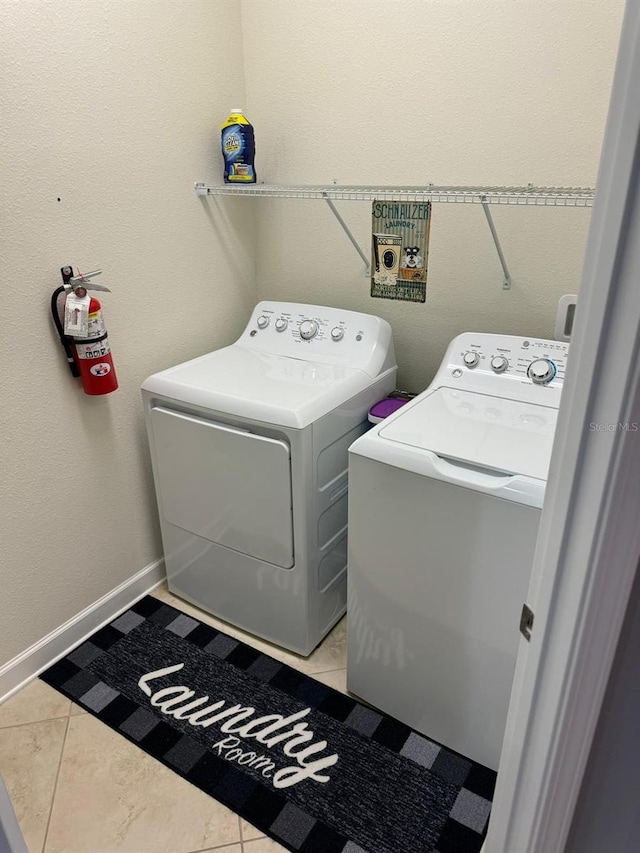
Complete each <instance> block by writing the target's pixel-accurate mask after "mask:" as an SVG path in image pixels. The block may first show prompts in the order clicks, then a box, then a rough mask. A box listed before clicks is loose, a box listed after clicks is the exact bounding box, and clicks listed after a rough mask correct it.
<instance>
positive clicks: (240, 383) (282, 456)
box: [142, 302, 396, 655]
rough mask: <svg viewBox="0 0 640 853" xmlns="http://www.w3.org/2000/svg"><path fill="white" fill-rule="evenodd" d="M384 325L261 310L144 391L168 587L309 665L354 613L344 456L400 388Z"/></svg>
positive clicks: (272, 305)
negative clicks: (230, 338)
mask: <svg viewBox="0 0 640 853" xmlns="http://www.w3.org/2000/svg"><path fill="white" fill-rule="evenodd" d="M395 378H396V362H395V355H394V349H393V341H392V336H391V328H390V326H389V324H388V323H387V322H386V321H385V320H381V319H380V318H379V317H374V316H371V315H369V314H358V313H354V312H352V311H343V310H339V309H336V308H324V307H320V306H317V305H299V304H292V303H284V302H261V303H259V304H258V305H257V306H256V308H255V309H254V311H253V313H252V315H251V319H250V320H249V323H248V325H247V327H246V329H245V330H244V332H243V333H242V335H241V336H240V338H239V339H238V340H237V341H236V343H235V344H233V345H231V346H228V347H225V348H224V349H220V350H217V351H215V352H212V353H209V354H208V355H204V356H202V357H200V358H196V359H194V360H193V361H188V362H186V363H185V364H180V365H178V366H177V367H172V368H170V369H169V370H164V371H162V372H161V373H157V374H155V375H154V376H151V377H150V378H149V379H147V380H146V381H145V382H144V383H143V385H142V395H143V400H144V407H145V416H146V423H147V432H148V436H149V444H150V448H151V457H152V464H153V474H154V480H155V487H156V496H157V501H158V510H159V515H160V526H161V531H162V540H163V546H164V553H165V561H166V569H167V579H168V584H169V589H170V590H171V591H172V592H174V593H175V594H176V595H179V596H181V597H182V598H185V599H187V600H188V601H191V602H193V603H194V604H196V605H198V606H199V607H202V608H203V609H205V610H208V611H209V612H210V613H213V614H215V615H216V616H219V617H220V618H221V619H224V620H226V621H227V622H230V623H232V624H234V625H237V626H240V627H241V628H244V629H246V630H247V631H250V632H251V633H253V634H256V635H258V636H260V637H263V638H265V639H267V640H270V641H272V642H274V643H277V644H278V645H281V646H284V647H286V648H288V649H291V650H293V651H295V652H298V653H300V654H303V655H307V654H309V653H310V652H311V651H312V650H313V648H314V647H315V646H316V645H317V644H318V643H319V642H320V640H321V639H322V638H323V637H324V636H325V634H326V633H327V632H328V631H329V630H330V629H331V627H332V626H333V625H334V624H335V623H336V621H337V620H338V619H339V618H340V617H341V616H342V615H343V614H344V612H345V607H346V589H347V581H346V562H347V553H346V551H347V548H346V535H347V449H348V447H349V445H350V444H351V443H352V442H353V441H354V440H355V439H356V438H358V437H359V436H360V435H362V433H364V431H365V430H366V429H367V428H368V426H369V424H368V422H367V412H368V410H369V408H370V407H371V406H372V405H373V404H374V403H375V402H376V401H378V400H379V399H380V398H381V397H384V396H385V395H387V394H388V393H389V392H390V391H391V390H393V388H394V387H395Z"/></svg>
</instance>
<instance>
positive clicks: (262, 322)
mask: <svg viewBox="0 0 640 853" xmlns="http://www.w3.org/2000/svg"><path fill="white" fill-rule="evenodd" d="M268 325H269V318H268V317H267V316H266V314H263V315H262V316H261V317H258V328H259V329H266V328H267V326H268Z"/></svg>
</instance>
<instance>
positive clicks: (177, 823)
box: [0, 587, 346, 853]
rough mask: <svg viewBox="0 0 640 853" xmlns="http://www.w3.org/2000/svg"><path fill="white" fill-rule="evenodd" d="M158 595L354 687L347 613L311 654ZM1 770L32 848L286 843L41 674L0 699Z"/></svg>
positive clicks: (157, 851) (168, 850)
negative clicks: (155, 756)
mask: <svg viewBox="0 0 640 853" xmlns="http://www.w3.org/2000/svg"><path fill="white" fill-rule="evenodd" d="M153 594H154V595H156V596H157V597H158V598H161V599H162V600H163V601H166V602H168V603H169V604H172V605H173V606H174V607H177V608H178V609H180V610H183V611H184V612H186V613H189V614H191V615H193V616H195V617H196V618H198V619H200V620H201V621H203V622H208V623H209V624H211V625H215V626H216V627H218V628H220V629H221V630H223V631H226V633H228V634H231V635H233V636H234V637H238V638H240V639H242V640H244V642H246V643H248V644H249V645H252V646H254V647H256V648H257V649H259V650H260V651H263V652H266V653H267V654H270V655H272V656H273V657H275V658H278V660H281V661H284V662H285V663H287V664H289V665H290V666H293V667H295V668H296V669H299V670H300V671H302V672H305V673H307V674H309V675H313V677H314V678H317V679H318V680H319V681H322V682H324V683H325V684H328V685H330V686H331V687H334V688H335V689H337V690H341V691H343V692H344V691H346V669H345V665H346V620H345V619H343V620H342V621H341V622H340V623H339V624H338V625H337V626H336V627H335V628H334V630H333V631H332V632H331V634H329V636H328V637H327V638H326V639H325V640H324V642H323V643H321V645H320V646H319V647H318V648H317V649H316V650H315V651H314V653H313V654H312V655H311V656H310V657H308V658H300V657H298V656H297V655H294V654H292V653H290V652H286V651H284V650H283V649H279V648H277V647H276V646H272V645H270V644H269V643H266V642H263V641H261V640H257V639H255V638H254V637H251V636H249V635H247V634H244V633H243V632H242V631H240V630H237V629H235V628H233V627H231V626H229V625H226V624H225V623H223V622H220V621H219V620H216V619H215V618H213V617H211V616H209V615H208V614H206V613H203V612H202V611H200V610H198V609H197V608H195V607H192V606H191V605H189V604H187V603H186V602H184V601H182V600H181V599H178V598H175V597H174V596H173V595H171V593H170V592H168V590H167V589H166V588H165V587H160V588H159V589H157V590H156V591H155V592H154V593H153ZM0 774H1V775H2V777H3V778H4V781H5V784H6V786H7V789H8V791H9V795H10V797H11V799H12V801H13V804H14V808H15V810H16V814H17V816H18V820H19V822H20V825H21V827H22V832H23V834H24V837H25V840H26V842H27V847H28V849H29V853H201V851H216V853H278V851H283V850H284V849H285V848H284V847H282V846H281V845H279V844H277V843H276V842H274V841H272V840H271V839H269V838H265V837H264V836H263V835H262V833H261V832H259V831H258V830H256V829H254V827H253V826H251V825H250V824H248V823H247V822H246V821H244V820H241V819H240V818H239V817H238V816H237V815H236V814H234V813H233V812H231V811H229V810H228V809H227V808H225V806H222V805H221V804H220V803H218V802H216V801H215V800H213V799H212V798H211V797H209V796H207V795H206V794H203V793H202V792H201V791H199V790H198V789H197V788H194V787H193V786H192V785H190V784H189V783H188V782H186V781H185V780H184V779H181V778H180V777H179V776H177V775H176V774H175V773H172V772H171V771H170V770H168V769H167V768H166V767H164V766H163V765H161V764H158V762H156V761H154V759H152V758H150V757H149V756H148V755H147V754H146V753H145V752H143V751H142V750H140V749H138V748H137V747H135V746H133V744H130V743H129V742H128V741H127V740H125V739H124V738H122V737H120V736H119V735H117V734H116V733H115V732H113V731H112V730H111V729H109V728H107V726H105V725H103V724H102V723H100V722H98V721H97V720H96V719H94V718H93V717H92V716H90V715H89V714H86V713H85V712H84V711H83V710H82V709H81V708H79V707H78V706H77V705H74V704H73V703H72V702H70V701H69V700H68V699H65V698H64V696H62V695H61V694H60V693H57V692H56V691H55V690H53V689H52V688H51V687H49V686H47V685H46V684H44V683H43V682H41V681H39V680H35V681H32V682H31V683H30V684H28V685H27V686H26V687H25V688H23V689H22V690H21V691H19V692H18V693H16V694H15V695H14V696H12V697H11V698H10V699H9V700H7V701H6V702H5V703H3V704H2V705H0Z"/></svg>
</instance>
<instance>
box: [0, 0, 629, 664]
mask: <svg viewBox="0 0 640 853" xmlns="http://www.w3.org/2000/svg"><path fill="white" fill-rule="evenodd" d="M621 9H622V0H611V2H609V3H600V2H596V0H566V2H564V3H557V2H555V0H540V2H537V3H532V2H528V0H526V2H525V0H502V2H499V0H493V2H489V0H460V2H446V0H441V2H435V0H350V2H349V3H345V2H343V0H323V2H320V0H313V2H312V1H311V0H305V2H304V3H302V2H294V0H269V2H265V0H189V1H188V2H185V3H176V2H174V0H135V2H131V0H91V2H86V0H50V2H46V0H0V30H1V31H2V36H1V38H2V44H1V45H0V57H1V62H2V68H1V71H2V81H3V82H2V84H1V86H0V97H1V99H2V104H1V107H2V125H1V126H0V134H1V136H0V146H1V150H2V158H1V166H0V169H1V170H2V171H1V177H2V193H1V198H0V205H1V208H0V216H1V218H2V228H1V231H0V233H1V237H0V239H1V240H2V244H3V245H2V262H1V263H2V268H1V270H0V272H1V273H2V282H3V287H2V291H1V296H0V300H1V305H0V309H1V311H2V320H3V330H2V335H1V336H0V347H1V355H2V362H1V364H2V370H1V371H0V398H1V401H2V411H3V415H4V416H5V417H4V419H3V425H2V434H1V437H0V446H1V448H2V451H1V452H2V467H1V473H2V477H1V478H0V512H1V516H0V535H1V537H2V542H1V543H0V546H1V549H2V552H1V553H2V565H1V567H0V664H1V663H2V662H3V661H6V660H9V659H11V658H12V657H13V656H14V655H16V654H18V653H19V652H21V651H22V650H24V649H26V648H27V647H28V646H29V645H30V644H32V643H33V642H35V641H37V640H38V639H40V638H41V637H43V636H44V635H46V634H47V633H48V632H49V631H51V630H53V629H55V628H56V627H57V626H59V625H61V624H62V623H63V622H65V620H67V619H69V618H70V617H72V616H74V615H75V614H76V613H78V612H79V611H80V610H82V609H83V608H84V607H86V606H88V605H90V604H91V603H92V602H94V601H95V600H96V599H98V598H99V597H100V596H101V595H103V594H104V593H106V592H108V591H109V590H110V589H112V588H113V587H115V586H116V585H118V584H119V583H121V582H123V581H125V580H126V579H127V578H129V577H130V576H132V575H133V574H134V573H135V572H137V571H139V570H140V569H141V568H143V567H144V566H145V565H147V564H149V563H151V562H152V561H153V560H155V559H157V558H158V557H159V556H160V554H161V548H160V541H159V536H158V530H157V524H156V510H155V500H154V496H153V493H152V484H151V477H150V471H149V465H148V455H147V447H146V439H145V435H144V430H143V423H142V411H141V404H140V397H139V390H138V389H139V385H140V383H141V381H142V380H143V379H144V377H145V376H146V375H148V374H149V373H152V372H154V371H156V370H159V369H161V368H163V367H165V366H167V365H170V364H173V363H177V362H179V361H182V360H184V359H187V358H189V357H191V356H193V355H196V354H199V353H201V352H204V351H206V350H210V349H213V348H215V347H218V346H222V345H224V344H227V343H229V342H230V341H231V340H233V338H234V337H235V336H236V335H237V334H238V332H239V331H240V329H241V328H242V326H243V324H244V322H245V320H246V317H247V313H248V311H249V309H250V307H251V306H252V304H253V303H254V302H255V300H256V298H267V297H268V298H285V299H295V300H302V301H316V302H327V303H335V304H337V305H342V306H344V307H345V308H354V309H357V310H366V311H370V312H373V313H380V314H382V315H383V316H385V317H387V318H388V319H389V320H390V321H391V323H392V324H393V327H394V332H395V337H396V341H397V351H398V356H399V361H400V365H401V371H400V384H403V385H405V386H409V387H413V388H419V387H421V386H423V385H425V384H426V382H427V381H428V379H429V377H430V375H431V374H432V372H433V370H434V369H435V368H436V366H437V363H438V361H439V359H440V357H441V355H442V352H443V351H444V348H445V346H446V343H447V342H448V340H449V339H450V338H451V337H452V336H453V335H454V334H455V333H457V332H458V331H462V330H464V329H469V328H475V329H479V330H483V329H493V330H495V331H501V332H518V331H519V332H523V333H527V334H532V335H533V334H540V335H542V334H546V335H548V334H551V331H552V321H553V315H554V313H555V305H556V301H557V297H558V296H559V295H560V294H562V293H566V292H572V291H575V289H576V288H577V282H578V278H579V273H580V264H581V260H582V253H583V247H584V240H585V236H586V229H587V225H588V213H587V212H585V211H574V210H543V209H532V210H531V209H514V208H505V209H498V210H495V211H494V216H495V219H496V223H497V226H498V228H499V230H500V235H501V238H502V240H503V244H504V248H505V252H506V254H507V260H508V262H509V264H510V266H511V271H512V274H513V277H514V288H513V290H512V292H511V293H503V292H502V289H501V270H500V267H499V264H498V260H497V257H496V255H495V251H494V249H493V245H492V242H491V240H490V236H489V232H488V229H487V226H486V223H485V221H484V218H483V214H482V212H481V208H479V207H476V206H473V207H469V208H466V207H465V208H463V209H460V208H458V207H452V206H444V205H440V206H438V207H436V208H435V209H434V220H433V227H432V240H431V258H430V275H429V282H428V301H427V303H426V305H417V306H416V305H409V304H407V303H391V302H386V301H382V300H372V299H370V298H369V296H368V293H369V284H368V281H367V279H366V278H365V277H364V275H363V274H362V271H361V270H362V268H361V263H360V260H359V258H358V257H357V255H356V254H355V252H354V251H353V248H352V247H351V245H350V244H349V243H348V242H347V239H346V237H345V236H344V235H343V234H342V232H341V231H340V230H339V228H338V226H337V224H336V223H335V222H334V220H333V219H332V217H331V215H330V213H329V211H328V209H326V206H325V205H324V204H323V203H322V202H304V201H282V200H278V201H273V202H267V201H258V202H248V203H247V202H246V200H242V199H232V200H228V201H224V202H221V203H219V204H218V203H216V202H215V201H214V200H212V199H210V200H206V201H204V202H203V201H200V200H197V199H196V198H195V196H194V194H193V192H192V189H191V187H192V184H193V182H194V181H196V180H205V181H211V182H214V181H218V180H220V177H221V174H222V162H221V157H220V153H219V141H218V139H219V137H218V132H219V130H218V128H219V123H220V121H221V119H222V118H223V117H224V115H225V114H226V112H227V110H228V109H229V108H230V107H231V106H235V105H236V103H234V102H238V101H240V105H242V106H245V107H246V110H247V112H248V114H249V116H250V117H251V119H252V121H253V122H254V124H255V126H256V136H257V146H258V158H257V165H258V170H259V172H258V176H259V180H264V181H269V182H275V181H289V182H298V183H310V182H325V181H333V180H335V181H337V182H338V183H370V182H379V183H404V184H416V183H418V184H424V183H426V182H429V181H432V182H435V183H461V184H462V183H484V184H491V183H499V184H512V183H526V182H529V181H531V182H533V183H539V184H564V185H570V184H574V185H579V184H592V183H593V181H594V178H595V172H596V165H597V157H598V152H599V147H600V140H601V135H602V129H603V124H604V117H605V112H606V104H607V99H608V93H609V86H610V81H611V75H612V70H613V63H614V57H615V49H616V43H617V36H618V30H619V24H620V17H621ZM243 43H244V44H243ZM243 47H244V52H243ZM243 60H244V63H243ZM245 83H246V86H245ZM58 198H59V199H60V201H58V200H57V199H58ZM342 209H343V213H344V215H345V217H346V218H347V219H348V221H349V222H350V224H351V226H352V227H353V229H354V231H355V232H356V233H357V235H358V237H359V239H360V242H361V244H362V245H363V246H364V247H365V248H368V244H369V235H370V210H369V208H368V205H366V204H365V205H359V204H356V203H350V204H344V205H343V206H342ZM254 211H255V213H256V214H257V216H258V217H259V227H258V229H257V232H256V234H255V235H254V233H253V223H252V212H254ZM254 244H256V245H257V248H258V251H259V255H258V259H257V262H258V267H257V274H256V270H255V269H254ZM67 263H71V264H73V265H74V266H76V267H77V266H79V267H80V269H83V270H88V269H90V268H92V267H94V266H98V265H100V266H102V268H103V270H104V274H103V277H102V280H103V283H104V284H106V285H107V286H109V287H111V288H112V290H113V293H112V294H107V295H106V296H105V297H104V299H103V304H104V308H105V315H106V319H107V325H108V328H109V333H110V340H111V344H112V348H113V352H114V356H115V360H116V366H117V370H118V377H119V380H120V389H119V390H118V391H117V392H116V393H115V394H113V395H111V396H109V397H107V398H104V399H89V398H87V397H85V396H83V394H82V392H81V391H80V389H79V387H78V384H77V382H74V381H72V380H71V378H70V376H69V374H68V372H67V368H66V364H65V362H64V359H63V354H62V351H61V350H60V349H59V345H58V343H57V341H56V338H55V335H54V333H53V331H52V328H51V322H50V319H49V315H48V310H49V309H48V300H49V295H50V293H51V291H52V290H53V289H54V288H55V287H56V286H57V285H58V283H59V281H60V279H59V272H58V270H59V268H60V267H61V266H62V265H64V264H67ZM256 282H257V288H256Z"/></svg>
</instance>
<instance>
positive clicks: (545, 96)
mask: <svg viewBox="0 0 640 853" xmlns="http://www.w3.org/2000/svg"><path fill="white" fill-rule="evenodd" d="M622 8H623V2H622V0H611V2H608V3H601V2H597V0H566V2H563V3H558V2H557V0H540V2H537V3H532V2H528V0H458V1H457V2H454V0H402V2H392V0H350V2H349V3H345V2H343V0H325V2H322V3H320V2H314V3H297V2H295V0H270V2H269V3H263V2H261V0H243V6H242V9H243V28H244V45H245V56H246V70H247V91H248V103H247V105H246V109H247V112H248V115H249V117H250V119H251V120H252V122H253V123H254V125H255V128H256V146H257V158H256V161H257V169H258V179H259V180H262V181H264V182H266V183H272V182H288V183H301V184H304V183H314V182H316V183H332V182H334V181H335V182H336V183H338V184H368V185H371V184H374V185H375V183H376V182H379V183H381V184H385V183H387V184H405V185H412V184H413V185H415V184H426V183H429V182H432V183H435V184H485V185H487V184H488V185H492V184H498V185H500V184H510V185H513V184H527V183H529V182H531V183H533V184H541V185H548V186H549V185H561V186H589V185H590V186H593V184H594V182H595V178H596V169H597V163H598V156H599V150H600V143H601V137H602V133H603V129H604V121H605V116H606V109H607V103H608V97H609V89H610V85H611V80H612V74H613V67H614V61H615V55H616V50H617V39H618V34H619V27H620V22H621V14H622ZM338 204H339V207H340V210H341V213H342V214H343V216H344V217H345V219H346V220H347V222H348V223H349V225H350V227H351V228H352V230H353V232H354V233H355V234H356V236H357V237H358V240H359V243H360V245H361V246H362V247H363V248H364V249H365V251H366V252H368V251H369V243H370V233H371V208H370V205H369V204H367V203H361V202H357V203H356V202H343V203H338ZM253 205H254V206H255V208H256V210H257V213H258V216H259V223H260V224H259V238H258V247H259V252H258V257H257V269H258V287H259V290H260V293H261V295H262V296H263V297H265V298H266V297H270V298H278V297H279V298H286V299H292V300H300V301H309V302H314V301H315V302H318V303H330V304H331V303H333V304H336V305H340V306H343V307H345V308H350V309H355V310H363V311H369V312H372V313H379V314H381V315H382V316H384V317H385V318H386V319H388V320H389V321H390V323H391V324H392V326H393V329H394V334H395V340H396V352H397V355H398V362H399V366H400V372H399V383H400V384H401V385H402V386H403V387H409V388H413V389H414V390H420V389H421V388H423V387H424V386H425V385H426V384H427V383H428V381H429V380H430V378H431V377H432V375H433V373H434V371H435V369H436V368H437V366H438V364H439V361H440V359H441V357H442V355H443V353H444V350H445V348H446V345H447V343H448V341H449V340H450V339H451V338H452V337H453V336H454V335H455V334H457V333H459V332H461V331H465V330H478V331H495V332H502V333H512V334H527V335H544V336H552V335H553V324H554V319H555V312H556V307H557V301H558V298H559V297H560V296H561V295H562V294H563V293H574V292H576V290H577V288H578V283H579V277H580V271H581V264H582V257H583V252H584V244H585V239H586V233H587V227H588V222H589V212H588V211H587V210H562V209H557V210H553V209H533V208H528V209H524V208H515V207H507V208H500V209H497V208H495V207H494V208H492V211H493V215H494V219H495V222H496V227H497V229H498V232H499V235H500V239H501V241H502V244H503V249H504V252H505V255H506V259H507V263H508V264H509V267H510V271H511V274H512V277H513V289H512V291H511V292H509V293H505V292H503V291H502V277H501V276H502V271H501V267H500V265H499V261H498V257H497V254H496V252H495V249H494V247H493V242H492V240H491V236H490V233H489V229H488V226H487V223H486V221H485V218H484V215H483V212H482V209H481V207H480V206H464V207H463V206H461V205H444V204H440V205H435V206H434V210H433V222H432V227H431V252H430V264H429V278H428V284H427V288H428V292H427V302H426V304H424V305H412V304H409V303H395V302H390V301H385V300H380V299H371V298H370V296H369V282H368V280H367V279H366V278H365V276H364V275H363V266H362V263H361V261H360V259H359V258H358V256H357V254H356V252H355V251H354V249H353V248H352V246H351V245H350V243H349V242H348V240H347V238H346V236H345V235H344V234H343V232H342V231H341V230H340V228H339V226H338V225H337V223H336V222H335V221H334V220H333V218H332V216H331V213H330V211H329V210H328V208H327V206H326V205H325V204H324V203H323V202H321V201H291V200H289V201H282V200H276V201H270V200H260V201H256V202H253Z"/></svg>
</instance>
